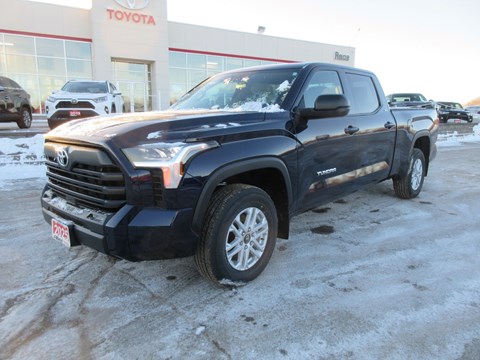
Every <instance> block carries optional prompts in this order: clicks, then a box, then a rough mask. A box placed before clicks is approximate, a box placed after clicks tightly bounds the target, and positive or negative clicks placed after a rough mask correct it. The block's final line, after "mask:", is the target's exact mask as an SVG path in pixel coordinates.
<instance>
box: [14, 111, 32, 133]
mask: <svg viewBox="0 0 480 360" xmlns="http://www.w3.org/2000/svg"><path fill="white" fill-rule="evenodd" d="M17 125H18V127H19V128H20V129H28V128H30V126H32V113H31V111H30V110H29V109H28V108H27V107H23V108H22V110H21V112H20V119H19V120H18V121H17Z"/></svg>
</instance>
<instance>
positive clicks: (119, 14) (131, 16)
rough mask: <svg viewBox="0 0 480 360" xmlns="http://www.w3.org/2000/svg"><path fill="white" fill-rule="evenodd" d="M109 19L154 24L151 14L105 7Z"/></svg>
mask: <svg viewBox="0 0 480 360" xmlns="http://www.w3.org/2000/svg"><path fill="white" fill-rule="evenodd" d="M107 13H108V18H109V19H110V20H118V21H126V22H134V23H137V24H145V25H156V23H155V18H154V17H153V16H152V15H146V14H139V13H134V12H130V11H125V10H115V9H107Z"/></svg>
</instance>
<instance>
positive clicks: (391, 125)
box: [383, 121, 397, 129]
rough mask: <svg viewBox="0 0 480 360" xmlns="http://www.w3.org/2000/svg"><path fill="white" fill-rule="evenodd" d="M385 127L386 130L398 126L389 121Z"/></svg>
mask: <svg viewBox="0 0 480 360" xmlns="http://www.w3.org/2000/svg"><path fill="white" fill-rule="evenodd" d="M383 126H384V127H385V129H391V128H394V127H396V126H397V125H396V124H395V123H393V122H391V121H387V122H386V123H385V125H383Z"/></svg>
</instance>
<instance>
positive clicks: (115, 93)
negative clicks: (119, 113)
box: [113, 90, 122, 96]
mask: <svg viewBox="0 0 480 360" xmlns="http://www.w3.org/2000/svg"><path fill="white" fill-rule="evenodd" d="M117 95H118V96H122V93H121V92H120V91H118V90H115V91H114V92H113V96H117Z"/></svg>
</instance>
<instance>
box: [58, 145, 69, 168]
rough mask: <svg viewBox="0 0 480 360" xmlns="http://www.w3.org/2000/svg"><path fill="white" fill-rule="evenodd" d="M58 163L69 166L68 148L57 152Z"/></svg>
mask: <svg viewBox="0 0 480 360" xmlns="http://www.w3.org/2000/svg"><path fill="white" fill-rule="evenodd" d="M57 163H58V165H60V166H63V167H67V165H68V153H67V150H65V149H61V150H58V152H57Z"/></svg>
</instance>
